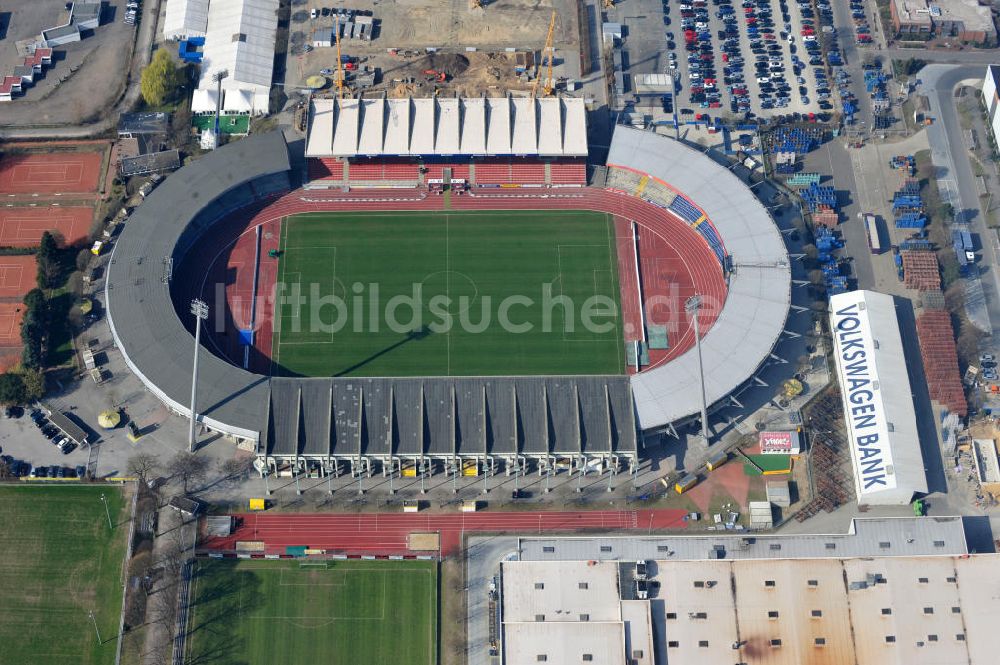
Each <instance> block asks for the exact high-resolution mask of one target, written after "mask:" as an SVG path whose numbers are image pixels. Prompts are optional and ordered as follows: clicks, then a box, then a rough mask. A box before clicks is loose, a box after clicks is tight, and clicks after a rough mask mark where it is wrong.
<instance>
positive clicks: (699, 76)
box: [688, 72, 701, 81]
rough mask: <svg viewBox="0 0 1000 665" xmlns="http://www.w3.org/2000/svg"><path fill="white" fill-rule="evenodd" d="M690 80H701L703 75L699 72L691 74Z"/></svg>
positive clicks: (689, 75)
mask: <svg viewBox="0 0 1000 665" xmlns="http://www.w3.org/2000/svg"><path fill="white" fill-rule="evenodd" d="M688 78H689V79H691V80H692V81H695V80H697V79H700V78H701V74H699V73H698V72H691V73H690V74H688Z"/></svg>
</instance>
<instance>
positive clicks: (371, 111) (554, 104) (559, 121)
mask: <svg viewBox="0 0 1000 665" xmlns="http://www.w3.org/2000/svg"><path fill="white" fill-rule="evenodd" d="M357 103H358V100H354V99H345V100H337V99H325V98H318V99H313V100H312V101H311V102H310V109H309V118H310V121H309V137H308V139H307V141H306V156H307V157H358V156H368V157H375V156H400V155H402V156H410V155H412V156H423V155H427V156H433V155H440V156H451V155H456V156H457V155H512V154H513V155H522V156H527V157H531V156H541V157H584V156H586V155H587V124H586V109H585V107H584V105H583V100H580V99H573V98H566V99H560V98H546V99H529V98H527V97H513V98H509V97H493V98H486V99H483V98H471V99H467V98H447V97H433V98H432V97H414V98H407V99H385V98H379V99H366V100H364V102H363V103H364V108H365V112H364V113H360V114H357V115H355V114H354V111H353V109H354V107H355V106H356V105H357ZM379 106H381V107H382V110H378V107H379ZM331 111H333V113H331ZM386 117H388V122H386ZM331 121H332V125H331V124H330V123H331ZM369 123H374V124H375V125H377V126H378V130H377V131H376V129H375V128H372V127H369V126H368V125H369ZM358 136H361V137H362V140H361V141H360V142H358V141H357V138H356V137H358ZM376 136H378V137H380V138H379V140H375V137H376ZM346 137H354V138H346ZM364 137H371V140H366V139H365V138H364Z"/></svg>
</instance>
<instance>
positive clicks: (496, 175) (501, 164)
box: [475, 159, 510, 185]
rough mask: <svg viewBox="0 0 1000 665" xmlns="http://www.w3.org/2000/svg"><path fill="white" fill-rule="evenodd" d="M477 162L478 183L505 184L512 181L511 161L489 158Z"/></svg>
mask: <svg viewBox="0 0 1000 665" xmlns="http://www.w3.org/2000/svg"><path fill="white" fill-rule="evenodd" d="M475 164H476V184H477V185H503V184H507V183H509V182H510V162H508V161H505V160H496V159H488V160H483V161H477V162H475Z"/></svg>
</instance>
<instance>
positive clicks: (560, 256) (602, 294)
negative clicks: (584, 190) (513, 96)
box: [262, 211, 625, 376]
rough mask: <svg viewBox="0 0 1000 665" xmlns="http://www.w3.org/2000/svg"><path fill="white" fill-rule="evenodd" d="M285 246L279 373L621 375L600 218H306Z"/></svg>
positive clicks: (614, 292) (295, 224)
mask: <svg viewBox="0 0 1000 665" xmlns="http://www.w3.org/2000/svg"><path fill="white" fill-rule="evenodd" d="M280 251H281V255H280V258H279V259H278V260H279V267H278V279H277V281H278V293H279V295H281V294H284V295H285V298H284V303H283V304H280V305H279V306H278V308H277V313H276V316H275V319H276V320H275V332H274V337H273V340H272V358H273V359H274V363H273V365H274V366H273V370H272V372H273V373H274V374H286V375H301V376H497V375H529V374H530V375H540V374H553V375H560V374H562V375H569V374H620V373H621V372H622V371H624V362H625V361H624V344H623V338H622V332H621V315H620V307H619V290H618V267H617V254H616V251H615V239H614V225H613V222H612V219H611V218H610V217H609V216H608V215H605V214H603V213H595V212H588V211H505V212H492V211H486V212H472V211H469V212H390V213H321V214H304V215H296V216H293V217H290V218H288V219H286V220H285V221H284V223H283V225H282V230H281V239H280ZM262 260H268V259H267V258H264V259H262Z"/></svg>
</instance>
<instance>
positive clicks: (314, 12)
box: [309, 7, 319, 19]
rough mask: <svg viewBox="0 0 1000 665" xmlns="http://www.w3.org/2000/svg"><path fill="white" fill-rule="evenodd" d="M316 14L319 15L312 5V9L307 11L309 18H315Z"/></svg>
mask: <svg viewBox="0 0 1000 665" xmlns="http://www.w3.org/2000/svg"><path fill="white" fill-rule="evenodd" d="M317 16H319V10H318V9H316V8H315V7H313V8H312V11H310V12H309V18H311V19H315V18H316V17H317Z"/></svg>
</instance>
